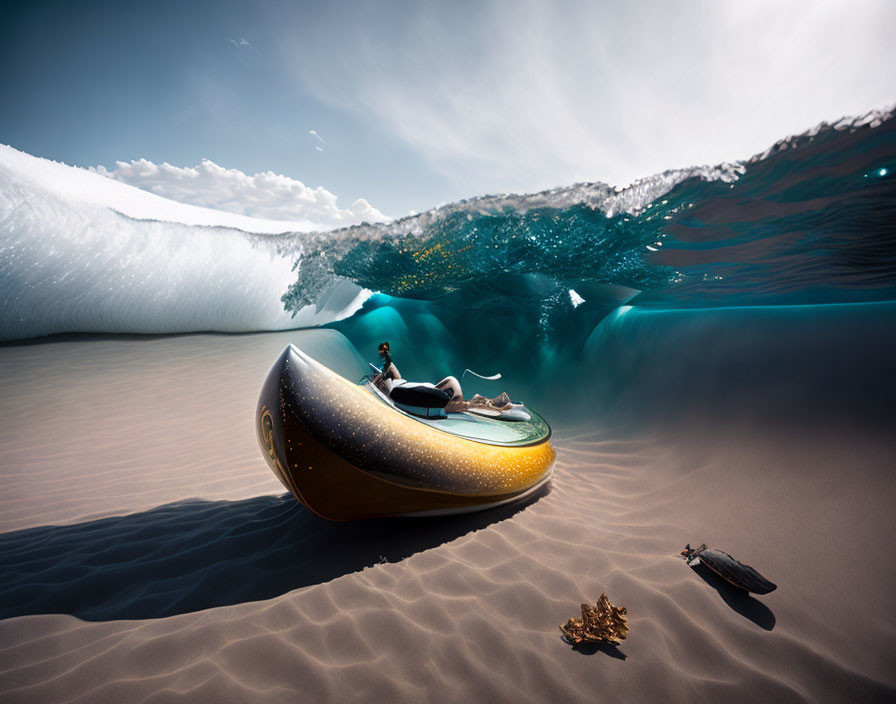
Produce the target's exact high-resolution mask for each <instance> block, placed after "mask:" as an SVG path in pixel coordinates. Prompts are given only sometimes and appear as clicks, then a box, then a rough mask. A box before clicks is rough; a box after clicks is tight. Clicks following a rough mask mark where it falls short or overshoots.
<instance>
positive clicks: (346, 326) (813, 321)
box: [284, 119, 896, 410]
mask: <svg viewBox="0 0 896 704" xmlns="http://www.w3.org/2000/svg"><path fill="white" fill-rule="evenodd" d="M894 170H896V120H894V119H885V120H884V121H883V122H882V124H879V125H875V126H868V125H865V126H858V127H855V126H853V127H848V128H846V129H835V128H833V127H823V128H821V129H820V130H818V131H817V132H816V133H815V134H811V135H804V136H802V137H797V138H791V139H789V140H786V141H784V142H782V143H780V144H778V145H776V146H775V147H773V148H772V149H770V150H769V152H768V153H767V154H764V155H760V156H758V157H754V159H752V160H750V161H748V162H744V163H742V164H739V165H736V166H735V167H732V168H731V169H728V171H726V172H725V174H726V176H725V178H724V179H715V180H711V179H712V177H711V176H707V174H706V173H704V172H699V173H695V174H692V175H690V176H689V177H687V178H683V179H682V178H680V175H679V176H675V178H672V179H671V180H672V181H676V179H677V182H676V183H675V185H673V186H672V187H671V188H669V189H667V190H665V191H662V189H659V192H660V194H659V195H658V196H656V197H655V198H653V199H650V198H649V197H648V198H641V200H640V201H638V199H637V198H635V197H634V196H631V195H630V194H626V193H623V194H622V195H621V196H620V195H619V194H616V193H615V192H614V191H612V190H611V189H607V188H606V187H604V186H602V185H601V184H584V185H580V186H577V187H573V188H571V189H564V190H562V191H556V192H549V193H546V194H535V195H530V196H519V197H517V196H508V197H500V198H497V197H496V198H488V197H487V198H481V199H474V200H472V201H468V202H462V203H457V204H453V205H451V206H448V207H446V208H445V209H444V210H445V212H444V213H442V214H441V215H439V214H433V213H428V214H424V215H423V216H416V217H415V218H409V219H406V220H404V221H399V222H398V223H393V224H390V225H382V226H375V227H372V228H366V229H365V228H364V227H361V228H355V229H354V230H353V231H351V232H349V233H348V234H347V236H346V238H345V239H344V240H343V241H342V242H341V244H340V245H339V246H332V242H331V246H330V248H329V249H328V250H327V252H326V253H325V255H324V254H322V255H321V256H320V257H318V259H317V260H314V258H313V257H312V258H311V260H312V261H316V264H315V266H305V264H303V266H302V267H301V268H300V270H299V275H298V278H297V280H296V284H295V286H294V287H293V289H292V290H291V291H290V292H289V293H287V295H286V296H285V297H284V301H285V303H286V305H287V307H289V306H295V307H298V306H300V305H303V304H305V303H306V302H307V301H306V300H305V299H304V298H303V295H302V293H301V292H302V291H304V290H306V288H307V287H308V286H310V285H312V283H311V282H313V280H314V277H315V276H319V275H321V273H322V272H324V271H325V272H326V273H327V275H328V276H333V275H335V276H337V277H344V278H346V279H349V280H351V281H353V282H355V283H357V284H359V285H361V286H364V287H367V288H370V289H372V290H375V291H378V293H377V294H376V295H374V296H372V297H371V298H370V299H369V300H368V301H367V302H366V304H365V305H364V307H363V308H362V309H361V310H360V311H359V312H358V313H356V314H355V315H353V316H352V317H350V318H348V319H346V320H342V321H339V322H336V323H332V324H331V327H333V328H335V329H337V330H339V331H341V332H343V333H344V334H345V335H346V336H347V337H348V338H349V339H350V340H351V341H352V342H353V343H354V345H355V346H356V347H357V348H358V349H359V351H360V352H361V354H362V355H366V356H367V357H369V358H370V359H375V358H376V345H377V343H378V342H380V341H382V340H389V341H390V343H391V344H392V348H393V356H394V358H395V360H396V362H397V363H398V365H399V367H400V368H401V370H402V373H403V375H404V376H405V377H407V378H411V379H415V380H437V379H438V378H441V377H443V376H446V375H448V374H454V375H457V376H459V375H460V373H461V372H462V371H463V370H464V369H465V368H470V369H473V370H475V371H477V372H479V373H481V374H487V375H491V374H495V373H497V372H500V373H502V374H503V375H504V378H503V379H502V380H501V381H500V382H483V381H479V380H474V379H471V377H469V376H468V377H467V381H468V382H469V383H471V384H472V387H471V391H478V392H481V393H483V394H487V395H494V394H496V393H498V392H500V391H501V390H508V391H509V392H510V393H511V395H514V396H516V397H517V398H523V399H525V400H537V401H541V402H542V403H548V404H550V405H553V406H555V407H558V408H560V409H561V410H562V409H564V408H566V409H568V408H572V407H576V408H581V407H582V406H583V405H584V406H585V407H586V408H588V409H591V410H599V408H600V404H601V403H603V404H606V403H607V402H608V401H607V397H606V395H605V392H606V388H607V386H608V384H609V383H610V382H609V381H608V380H607V379H606V375H607V371H606V370H607V369H608V368H609V367H611V366H613V365H616V366H617V367H619V368H620V371H619V372H618V374H619V378H618V379H617V380H616V381H617V382H618V383H620V384H622V386H623V388H630V387H631V385H633V384H635V383H636V381H637V376H635V377H634V378H633V377H631V376H625V375H637V370H635V369H629V368H628V367H626V368H625V371H622V367H625V365H624V364H622V362H621V361H620V360H625V359H626V358H632V359H642V358H645V357H646V356H649V354H648V353H650V352H651V351H652V350H654V349H655V346H656V345H657V344H660V343H659V342H657V339H658V338H660V337H662V340H663V341H662V345H664V346H666V347H667V351H666V359H665V360H663V359H659V360H657V359H653V360H652V362H651V363H652V364H660V365H664V366H665V368H666V369H667V370H668V373H669V374H678V375H682V374H693V375H695V377H699V376H700V375H702V374H706V373H707V368H706V367H707V365H708V367H709V368H724V367H726V366H729V365H730V364H731V363H733V360H740V361H739V363H740V364H741V368H742V369H745V368H749V369H751V370H752V371H751V372H750V374H752V376H750V374H747V375H746V376H745V375H744V374H740V375H737V374H734V375H733V376H729V378H727V379H725V378H720V379H716V382H715V383H716V384H718V385H719V386H718V388H719V389H724V388H725V386H726V384H727V385H737V384H739V383H746V384H747V385H749V384H751V383H752V384H753V385H754V386H755V385H757V380H759V379H761V378H763V377H769V376H771V377H776V375H777V376H780V375H783V377H782V378H784V379H786V378H793V374H794V373H795V370H797V369H798V368H801V369H803V370H805V368H809V369H811V370H813V372H814V374H815V376H814V377H813V379H814V381H812V382H811V383H810V382H808V381H806V382H805V383H807V384H809V386H811V385H812V384H816V385H822V386H824V385H830V384H831V383H832V382H831V380H832V379H836V378H839V377H842V376H843V371H842V367H843V365H844V364H846V363H847V362H848V363H849V364H852V365H858V366H863V365H864V366H865V367H866V368H868V369H871V368H874V369H876V370H877V373H879V374H880V375H883V376H885V377H891V376H892V375H887V374H886V370H887V369H888V364H889V363H888V361H887V360H888V359H889V358H891V357H892V356H896V345H894V341H893V337H894V336H893V334H891V331H892V330H893V329H894V328H896V309H894V307H893V305H889V304H887V305H882V304H886V303H887V302H890V301H896V178H894ZM667 180H669V179H668V178H667ZM655 185H656V184H653V185H651V188H654V190H655V191H656V190H657V188H656V187H655ZM647 190H648V191H649V189H647ZM623 196H625V198H628V200H627V201H625V198H623ZM620 198H622V201H620ZM614 199H615V200H614ZM623 201H625V202H628V204H629V209H628V210H626V209H625V208H624V207H622V206H624V205H625V202H623ZM352 232H353V233H354V234H351V233H352ZM315 267H316V268H315ZM571 292H574V293H571ZM576 304H577V305H576ZM843 304H850V305H849V306H847V307H838V306H842V305H843ZM623 316H625V317H623ZM853 321H861V324H853ZM792 330H799V331H801V334H800V335H792V334H787V333H788V331H792ZM784 338H786V339H787V340H788V342H787V345H784V344H783V343H782V339H784ZM651 346H653V347H651ZM841 347H842V349H841ZM726 355H727V356H726ZM838 355H839V360H841V361H842V363H841V361H838ZM688 358H691V359H694V360H701V361H700V364H702V365H704V367H703V368H700V367H698V366H697V363H696V362H695V365H694V366H692V367H689V366H688V365H687V364H686V363H685V360H687V359H688ZM748 360H752V361H750V362H749V363H747V361H748ZM796 360H800V361H801V362H802V363H804V365H807V367H806V366H804V367H799V364H798V363H797V361H796ZM620 365H621V366H620ZM744 365H746V367H745V366H744ZM763 365H765V366H763ZM788 370H789V371H788ZM649 371H650V374H651V375H654V374H655V370H649ZM788 375H790V376H789V377H788ZM798 376H800V378H803V377H804V376H805V373H804V371H803V372H800V374H799V375H798ZM661 377H662V375H660V379H661ZM596 379H602V381H601V382H600V383H599V384H597V385H598V386H599V387H600V388H601V389H602V390H603V391H602V392H601V394H604V395H600V394H598V395H595V394H596V392H595V385H594V384H593V383H592V381H593V380H596ZM743 379H752V380H753V381H743ZM595 383H596V382H595ZM657 383H658V384H659V389H658V390H656V391H655V393H656V394H657V395H658V396H659V397H662V394H663V389H664V388H665V387H668V386H669V381H668V380H666V383H665V384H664V383H662V382H661V381H659V380H658V381H657ZM678 384H679V386H681V380H680V379H679V380H678ZM888 384H889V385H892V382H891V381H889V378H882V379H880V380H879V385H883V386H887V385H888ZM807 388H808V387H807Z"/></svg>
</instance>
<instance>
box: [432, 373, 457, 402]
mask: <svg viewBox="0 0 896 704" xmlns="http://www.w3.org/2000/svg"><path fill="white" fill-rule="evenodd" d="M436 388H437V389H444V390H446V391H447V390H448V389H451V390H452V391H453V392H454V396H452V397H451V400H452V401H463V398H464V392H463V391H461V388H460V382H459V381H458V380H457V379H456V378H455V377H453V376H446V377H445V378H444V379H442V380H441V381H440V382H439V383H438V384H436Z"/></svg>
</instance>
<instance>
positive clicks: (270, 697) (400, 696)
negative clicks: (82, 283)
mask: <svg viewBox="0 0 896 704" xmlns="http://www.w3.org/2000/svg"><path fill="white" fill-rule="evenodd" d="M335 336H336V333H332V332H322V331H315V332H302V333H282V334H270V335H249V336H223V335H217V336H213V335H190V336H183V337H160V338H148V339H138V338H121V339H115V338H81V339H71V340H58V341H52V342H46V341H45V342H41V343H35V344H23V345H12V346H3V347H0V384H2V388H3V395H2V401H0V453H2V454H0V465H2V469H0V532H2V533H0V617H2V620H0V698H2V700H3V701H4V702H7V701H9V702H17V701H29V702H63V701H65V702H69V701H90V702H94V701H109V702H142V701H153V702H157V701H169V700H178V699H180V700H189V701H195V700H197V699H198V700H216V701H295V700H298V699H301V700H330V701H346V700H349V699H351V700H363V701H394V700H400V701H483V700H495V701H508V700H511V699H512V700H521V701H545V700H549V701H564V700H566V701H582V702H586V701H587V702H592V701H625V702H632V701H651V702H652V701H656V702H666V701H681V702H691V701H712V702H717V701H726V702H734V701H743V702H755V701H775V702H779V701H812V702H814V701H887V700H889V701H892V700H893V699H894V697H896V626H894V614H896V596H894V589H893V585H894V582H896V579H894V578H896V569H894V566H896V561H894V559H893V557H892V553H893V546H894V538H896V535H894V522H893V519H892V507H893V506H894V505H896V478H894V476H893V469H894V467H896V461H894V460H896V447H894V441H893V440H892V438H888V437H886V436H884V435H881V434H880V433H878V432H877V431H872V430H869V431H868V432H867V433H863V432H862V430H861V429H860V428H854V427H851V426H850V429H848V430H847V429H844V430H843V431H842V433H838V432H829V431H828V430H826V431H825V432H823V433H816V434H811V433H808V434H807V433H802V434H801V433H794V432H792V431H788V432H787V433H778V432H774V429H772V428H768V427H764V426H763V425H762V423H761V422H758V421H757V422H753V423H752V424H751V423H746V422H743V421H739V422H738V424H737V425H736V426H733V425H731V424H727V423H725V422H723V421H722V420H721V419H719V421H718V422H717V423H715V424H713V423H712V422H711V421H709V420H706V419H703V420H702V421H701V424H700V425H699V426H698V427H694V426H691V425H688V424H685V423H683V424H679V425H677V426H676V425H670V424H664V425H663V427H662V429H659V428H657V427H635V426H633V425H629V427H626V428H621V429H620V428H618V427H616V428H612V429H611V428H607V427H601V426H598V425H597V424H596V422H594V421H587V422H586V421H584V420H581V419H580V421H579V422H578V423H575V424H566V425H561V426H560V427H555V439H556V443H555V444H556V447H557V451H558V464H557V469H556V478H555V481H554V484H553V487H552V489H551V491H550V492H549V493H548V494H547V495H543V496H541V497H539V498H538V499H537V500H535V501H533V502H531V503H529V504H528V505H526V506H523V507H516V508H509V509H499V510H497V511H493V512H484V513H481V514H475V515H471V516H466V517H457V518H452V519H437V520H417V521H411V520H392V521H377V522H368V523H354V524H330V523H326V522H324V521H321V520H319V519H317V518H315V517H314V516H311V515H309V513H308V512H307V511H305V510H304V509H302V508H301V507H299V506H298V505H297V504H296V503H295V502H294V501H293V500H292V499H291V498H290V497H289V496H284V495H283V494H282V488H281V486H280V484H279V483H278V482H277V481H276V479H275V478H274V476H273V475H272V474H271V472H270V471H269V470H268V468H267V467H266V465H265V464H264V462H263V460H262V457H261V454H260V452H259V450H258V448H257V446H256V442H255V438H254V431H253V428H252V413H253V411H254V407H255V400H256V394H257V391H258V388H259V385H260V383H261V381H262V379H263V377H264V374H265V373H266V371H267V369H268V367H269V365H270V364H271V363H273V361H274V359H275V358H276V356H277V354H278V353H279V352H280V351H281V350H282V348H283V346H284V345H285V344H286V343H287V342H288V341H301V344H302V346H303V347H305V348H306V349H309V348H310V349H313V350H316V351H317V353H318V354H320V355H331V357H332V356H333V355H335V357H333V358H332V359H331V360H330V361H331V363H332V364H333V365H334V366H335V367H337V368H338V367H340V366H341V367H343V368H345V369H350V368H351V367H352V364H354V363H355V362H356V361H357V360H355V359H354V358H352V355H351V354H349V353H348V352H345V351H344V350H343V351H341V352H340V350H341V349H342V348H341V347H340V345H339V344H338V340H337V338H336V337H335ZM312 354H313V352H312ZM340 355H341V357H340ZM688 542H690V543H692V544H694V543H700V542H706V543H708V544H709V545H710V546H714V547H718V548H722V549H724V550H727V551H728V552H730V553H731V554H733V555H734V556H735V557H737V558H739V559H741V560H743V561H744V562H747V563H749V564H752V565H753V566H754V567H756V568H757V569H759V571H760V572H762V573H763V574H764V575H765V576H767V577H768V578H770V579H771V580H772V581H774V582H776V583H777V584H778V589H777V591H775V592H773V593H771V594H769V595H767V596H765V597H758V598H753V597H749V596H745V595H738V594H736V593H734V592H733V591H731V590H729V589H727V588H726V587H725V586H724V585H723V584H720V583H718V582H717V581H716V580H713V579H711V578H710V577H709V576H707V575H703V574H701V573H699V572H697V571H695V570H692V569H691V568H689V567H688V566H687V565H686V564H685V563H684V562H683V561H682V560H680V559H679V558H677V557H676V555H677V553H678V551H679V550H681V549H682V548H683V547H684V545H685V543H688ZM605 590H606V591H607V592H608V594H609V596H610V598H611V600H613V601H614V603H617V604H620V605H624V606H626V607H627V608H628V610H629V623H630V626H631V633H630V636H629V639H628V640H626V641H624V642H623V643H622V645H621V646H620V647H619V648H615V649H614V648H590V649H584V650H583V651H577V650H574V649H572V648H570V647H569V645H567V644H566V643H564V641H563V640H562V639H561V638H560V632H559V630H558V629H557V626H558V625H560V624H561V623H563V622H565V620H566V619H567V618H569V617H570V616H573V615H576V614H577V612H578V609H579V604H580V603H581V602H582V601H593V600H595V599H596V598H597V597H598V596H599V595H600V593H601V592H602V591H605Z"/></svg>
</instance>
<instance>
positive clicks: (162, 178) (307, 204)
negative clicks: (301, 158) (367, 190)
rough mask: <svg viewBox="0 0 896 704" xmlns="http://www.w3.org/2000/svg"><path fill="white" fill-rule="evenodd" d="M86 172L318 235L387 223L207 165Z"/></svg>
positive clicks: (327, 197) (373, 213) (299, 186)
mask: <svg viewBox="0 0 896 704" xmlns="http://www.w3.org/2000/svg"><path fill="white" fill-rule="evenodd" d="M91 171H95V172H96V173H99V174H101V175H103V176H106V177H108V178H111V179H114V180H116V181H121V182H122V183H127V184H130V185H132V186H136V187H137V188H142V189H143V190H145V191H149V192H150V193H155V194H156V195H159V196H162V197H164V198H169V199H171V200H174V201H178V202H180V203H188V204H190V205H199V206H203V207H206V208H215V209H216V210H224V211H227V212H230V213H238V214H240V215H248V216H251V217H255V218H265V219H269V220H288V221H308V222H311V223H314V225H315V226H317V227H319V228H320V229H332V228H337V227H346V226H348V225H356V224H359V223H362V222H382V221H385V220H388V219H389V218H388V217H387V216H385V215H383V213H381V212H380V211H379V210H377V209H376V208H374V207H373V206H372V205H371V204H370V203H368V202H367V201H366V200H365V199H364V198H359V199H358V200H356V201H355V202H354V203H352V204H351V206H349V207H348V208H340V207H339V206H338V205H337V203H336V200H337V198H336V196H335V195H334V194H333V193H330V191H328V190H327V189H325V188H322V187H320V186H318V187H317V188H311V187H310V186H306V185H305V184H304V183H302V182H301V181H297V180H296V179H293V178H289V177H288V176H283V175H281V174H275V173H273V172H271V171H265V172H263V173H260V174H255V175H253V176H250V175H248V174H245V173H243V172H242V171H240V170H238V169H225V168H224V167H222V166H219V165H218V164H216V163H215V162H213V161H211V160H209V159H203V160H202V161H201V162H200V163H199V164H198V165H197V166H189V167H184V168H181V167H178V166H172V165H171V164H168V163H163V164H155V163H153V162H151V161H148V160H146V159H138V160H135V161H129V162H125V161H119V162H116V164H115V168H114V169H111V170H109V169H106V168H105V167H103V166H96V167H93V168H92V169H91Z"/></svg>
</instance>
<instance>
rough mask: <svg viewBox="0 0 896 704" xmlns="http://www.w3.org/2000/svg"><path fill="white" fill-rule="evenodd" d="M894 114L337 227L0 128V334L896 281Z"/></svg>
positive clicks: (824, 294) (821, 296)
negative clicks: (724, 157)
mask: <svg viewBox="0 0 896 704" xmlns="http://www.w3.org/2000/svg"><path fill="white" fill-rule="evenodd" d="M893 116H894V108H888V109H885V110H879V111H873V112H870V113H868V114H866V115H864V116H861V117H858V118H849V119H844V120H841V121H839V122H837V123H835V124H826V123H822V124H821V125H819V126H817V127H815V128H813V129H811V130H808V131H806V132H805V133H803V134H801V135H795V136H793V137H788V138H787V139H784V140H781V141H779V142H777V143H776V144H775V145H773V146H772V147H770V148H769V149H768V150H766V151H765V152H762V153H760V154H757V155H755V156H754V157H752V158H750V159H746V160H744V161H740V162H733V163H724V164H719V165H716V166H702V167H692V168H688V169H679V170H670V171H666V172H664V173H661V174H656V175H654V176H651V177H648V178H645V179H641V180H639V181H637V182H635V183H633V184H630V185H628V186H626V187H624V188H619V187H613V186H609V185H607V184H605V183H599V182H595V183H580V184H575V185H573V186H568V187H564V188H556V189H552V190H548V191H543V192H540V193H533V194H524V195H516V194H509V195H488V196H481V197H477V198H472V199H469V200H463V201H459V202H457V203H451V204H449V205H445V206H442V207H439V208H435V209H433V210H430V211H427V212H425V213H421V214H419V215H414V216H409V217H406V218H402V219H400V220H396V221H393V222H389V223H380V224H364V225H356V226H353V227H349V228H344V229H341V230H334V231H330V232H314V231H308V230H309V229H310V224H308V223H291V224H290V223H276V222H273V223H272V222H270V221H260V220H254V219H252V218H246V217H241V216H236V215H231V214H228V213H219V212H217V211H211V210H207V209H203V208H195V207H193V206H186V205H182V204H176V203H172V202H171V201H167V200H166V199H163V198H159V197H158V196H155V195H153V194H149V193H146V192H143V191H140V190H139V189H135V188H132V187H129V186H126V185H125V184H121V183H116V182H113V181H110V180H109V179H104V178H103V177H101V176H99V175H97V174H91V173H89V172H87V171H84V170H83V169H75V168H72V167H67V166H64V165H61V164H55V163H53V162H49V161H47V160H43V159H37V158H35V157H31V156H29V155H27V154H23V153H21V152H18V151H16V150H14V149H11V148H10V147H0V237H2V260H0V273H2V280H0V294H2V297H3V303H2V307H0V339H15V338H24V337H34V336H39V335H47V334H52V333H57V332H140V333H160V332H186V331H201V330H219V331H256V330H279V329H287V328H295V327H301V326H310V325H324V324H328V323H333V322H334V321H337V320H340V319H343V318H346V317H348V316H350V315H352V314H354V313H355V312H356V311H358V310H359V309H360V307H361V305H362V304H363V303H364V302H365V300H367V299H368V297H369V296H370V294H371V292H374V291H375V292H378V293H379V294H380V295H381V296H385V297H387V298H388V299H402V300H405V301H411V300H416V301H430V302H435V301H438V302H439V305H445V306H448V307H454V308H455V309H456V308H458V307H462V308H463V309H465V310H468V311H469V310H480V311H488V312H489V314H491V315H494V314H501V312H502V311H504V312H508V311H519V310H522V311H525V312H526V314H527V315H529V316H530V317H532V316H534V319H533V321H534V323H535V327H537V328H538V330H539V331H540V332H539V334H540V336H541V339H542V340H544V339H546V338H547V337H548V336H550V335H556V334H558V330H560V328H562V327H563V326H564V325H566V324H567V323H566V322H564V316H565V315H566V314H567V312H568V309H569V308H570V307H571V306H572V307H575V306H576V305H578V303H580V302H581V301H582V300H584V301H585V302H586V303H587V302H588V301H589V297H591V298H592V299H594V298H596V299H597V300H598V301H599V304H598V306H597V307H596V308H599V309H600V310H601V311H603V314H605V313H606V312H607V310H606V309H607V305H606V301H607V300H609V299H607V296H609V298H610V299H614V300H616V299H618V300H617V303H616V304H617V305H618V301H619V300H629V299H630V298H631V297H632V296H633V295H635V294H637V298H636V299H635V301H636V302H637V304H638V305H641V306H673V307H681V306H689V307H704V306H718V305H767V304H774V305H781V304H787V305H794V304H796V305H799V304H805V303H839V302H849V301H874V300H891V299H893V298H896V228H894V225H893V223H894V222H896V180H894V178H893V174H894V172H896V120H893ZM284 228H287V229H288V231H284ZM620 290H625V291H627V292H628V293H626V294H625V295H621V294H620V293H619V291H620ZM611 292H615V293H611ZM377 300H378V301H379V303H377V302H376V301H369V302H368V306H369V309H371V310H372V309H374V308H377V307H381V306H382V301H383V300H384V299H382V298H380V299H377ZM596 308H595V307H593V306H591V307H589V306H588V305H585V306H580V308H579V309H578V310H580V312H581V313H582V314H583V315H584V314H586V312H587V311H589V310H590V311H591V312H590V313H587V314H588V315H594V314H595V312H594V311H595V310H596ZM567 322H568V321H567Z"/></svg>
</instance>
